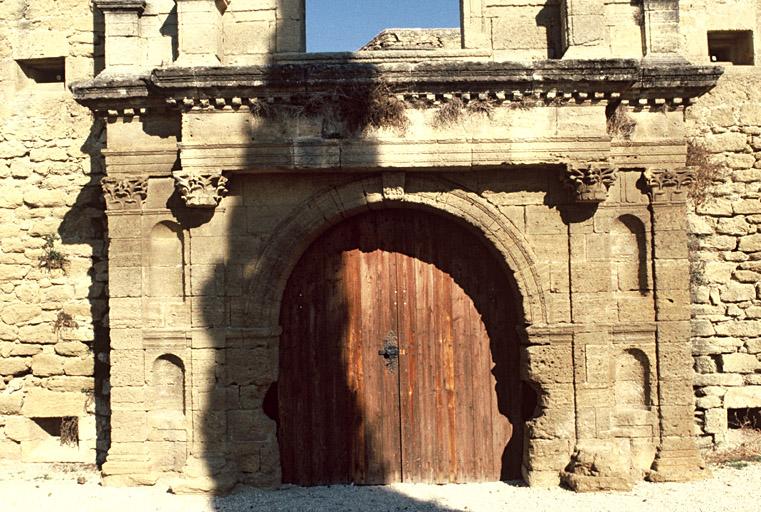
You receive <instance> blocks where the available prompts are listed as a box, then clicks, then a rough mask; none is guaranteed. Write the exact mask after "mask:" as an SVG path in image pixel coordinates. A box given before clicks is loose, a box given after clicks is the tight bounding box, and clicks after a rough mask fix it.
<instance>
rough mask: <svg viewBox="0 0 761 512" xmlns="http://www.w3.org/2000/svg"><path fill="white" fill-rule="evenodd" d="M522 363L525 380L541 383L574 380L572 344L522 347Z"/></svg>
mask: <svg viewBox="0 0 761 512" xmlns="http://www.w3.org/2000/svg"><path fill="white" fill-rule="evenodd" d="M521 351H522V354H521V361H524V362H525V363H524V364H522V365H521V370H522V373H523V375H522V376H521V377H522V378H523V379H524V380H528V381H531V382H536V383H539V384H563V383H565V384H567V383H571V382H573V357H572V353H571V344H570V343H563V344H560V343H558V344H553V345H529V346H524V347H521Z"/></svg>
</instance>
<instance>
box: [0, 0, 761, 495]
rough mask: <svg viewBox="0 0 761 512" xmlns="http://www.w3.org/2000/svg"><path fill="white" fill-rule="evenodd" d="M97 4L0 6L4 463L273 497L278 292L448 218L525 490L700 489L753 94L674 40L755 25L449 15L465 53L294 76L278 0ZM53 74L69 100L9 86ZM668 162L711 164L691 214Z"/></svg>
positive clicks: (737, 382) (573, 2)
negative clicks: (522, 395) (318, 254)
mask: <svg viewBox="0 0 761 512" xmlns="http://www.w3.org/2000/svg"><path fill="white" fill-rule="evenodd" d="M69 4H70V5H69ZM94 4H95V5H94V6H93V7H92V10H90V8H89V6H88V5H86V3H83V2H60V1H59V2H56V3H55V8H53V7H52V3H48V2H43V1H39V2H24V1H21V0H11V1H7V0H6V1H5V2H3V5H2V6H1V7H0V13H1V14H3V17H2V18H1V19H3V20H4V21H2V22H0V42H3V40H7V41H8V44H5V45H0V47H2V48H5V49H6V50H5V51H6V53H5V54H3V53H0V59H2V61H1V62H2V66H3V67H2V68H0V70H2V74H1V75H0V87H2V90H3V91H4V93H5V92H7V94H8V97H13V98H14V101H13V102H5V103H4V104H3V105H2V106H0V120H2V130H1V131H0V175H1V176H2V178H1V179H2V181H1V182H0V183H2V184H1V185H0V186H2V187H3V189H4V190H3V191H4V193H3V194H2V199H0V209H1V210H0V214H2V215H4V217H3V220H4V222H3V228H2V229H3V230H4V234H5V236H4V237H3V242H2V244H0V249H2V253H0V257H2V258H3V259H4V260H3V261H2V263H1V264H0V274H2V275H0V290H2V292H3V293H4V294H5V298H4V299H3V306H2V310H0V320H1V321H2V322H1V323H0V339H2V340H3V341H2V342H0V375H2V376H3V380H2V381H1V382H0V456H2V457H3V458H8V459H12V460H15V459H20V460H27V461H38V460H40V461H41V460H44V461H56V460H78V461H95V460H96V455H95V448H96V439H97V441H98V442H99V443H100V444H98V445H97V447H98V448H100V450H101V452H100V453H101V455H103V456H104V455H105V454H106V449H108V452H107V460H106V462H105V464H104V465H103V473H104V476H105V481H106V482H107V483H110V484H151V483H155V482H157V481H159V480H161V481H168V482H170V483H171V485H172V487H173V489H174V490H176V491H183V490H204V491H210V490H224V489H227V488H229V487H230V486H232V485H234V484H235V483H236V482H245V483H252V484H255V485H263V486H264V485H277V484H279V483H280V469H281V465H280V457H279V451H278V450H279V447H278V440H277V435H276V430H277V424H276V422H275V421H273V419H272V415H271V414H269V413H268V412H267V411H266V410H265V409H266V406H265V403H266V401H267V394H268V391H269V390H270V389H272V385H273V384H274V383H276V382H277V381H278V378H279V376H278V357H279V356H278V354H279V347H278V344H279V336H280V332H281V328H282V327H281V325H280V320H279V315H280V307H281V296H282V294H283V290H284V288H285V284H286V281H287V280H288V277H289V275H290V273H291V271H292V270H293V268H294V266H295V265H296V264H297V262H298V260H299V258H300V255H301V254H302V253H303V252H304V251H305V250H306V248H307V247H308V246H309V244H310V243H311V242H313V241H314V240H316V239H317V238H318V237H319V236H320V234H321V233H322V232H324V231H325V230H326V229H327V228H328V227H330V226H331V225H334V224H336V223H338V222H340V221H341V219H343V218H346V217H349V216H352V215H355V214H357V213H360V212H363V211H366V210H368V209H377V208H410V209H413V210H414V209H424V210H428V211H431V212H436V213H438V214H439V215H441V216H443V217H446V218H448V219H451V220H452V222H459V223H464V224H465V225H468V226H470V227H471V229H472V230H474V231H475V232H476V233H477V234H478V235H479V236H480V237H481V238H482V239H483V240H484V241H486V242H487V243H488V244H489V246H490V247H492V249H493V251H494V253H495V255H496V256H495V257H497V258H498V259H499V261H501V262H502V263H503V265H504V267H505V268H507V269H508V270H509V271H510V272H511V274H512V275H513V278H514V281H515V284H516V291H515V295H514V296H513V297H505V298H504V300H510V301H514V302H515V304H516V305H517V307H518V309H519V310H520V311H521V313H522V319H521V320H522V321H521V325H520V326H518V327H519V331H520V334H521V338H522V345H521V356H520V364H519V366H520V368H521V377H522V379H523V381H524V382H525V383H526V385H527V386H529V387H530V388H531V389H533V390H534V391H535V393H536V395H537V407H536V409H535V410H534V411H529V412H528V413H527V415H526V417H525V418H523V420H524V421H525V424H526V429H525V430H526V434H525V438H524V440H523V442H524V446H525V450H524V455H523V460H522V465H523V474H524V478H525V479H526V480H527V482H528V483H529V484H531V485H545V486H546V485H557V484H558V483H560V482H561V480H562V481H563V482H565V483H566V484H567V485H569V486H571V487H572V488H574V489H577V490H595V489H622V488H628V487H630V486H631V485H632V483H633V482H634V481H636V480H637V479H641V478H642V477H644V476H647V477H648V478H650V479H652V480H656V481H666V480H685V479H689V478H699V477H700V476H701V475H704V474H705V471H703V470H702V468H703V464H702V461H701V459H700V455H699V453H698V450H697V448H696V446H697V445H696V439H697V438H696V437H695V427H696V423H695V408H696V406H697V420H698V422H697V425H698V426H699V427H700V432H699V433H701V434H702V437H700V440H701V443H702V446H704V447H708V446H709V445H711V444H712V443H717V444H718V443H721V442H722V440H723V439H724V437H723V436H724V435H725V432H726V425H727V423H726V418H727V409H736V408H754V407H759V405H755V404H757V402H756V400H759V399H761V398H760V397H759V396H758V395H759V393H758V392H757V389H756V388H757V387H758V388H761V382H759V381H757V379H756V380H754V379H755V377H756V376H757V375H758V373H756V372H757V370H758V369H759V366H760V363H759V359H758V353H759V351H761V349H759V347H758V346H757V345H758V337H759V333H760V332H761V325H759V324H760V323H761V320H758V319H757V318H759V317H761V314H758V315H757V314H755V313H757V312H755V313H754V311H755V309H759V308H761V305H760V304H761V303H760V302H759V300H758V299H759V295H758V294H759V293H761V290H759V289H758V279H757V276H758V275H759V274H758V273H757V272H756V271H757V270H758V269H757V268H756V267H754V266H753V265H754V262H755V259H756V256H757V255H758V254H760V253H761V252H760V251H761V248H759V247H757V246H758V245H759V242H758V240H757V239H756V237H758V236H761V235H759V234H757V233H756V226H757V225H758V222H757V221H758V219H757V218H756V217H758V216H759V215H761V202H759V181H760V180H759V178H761V177H760V176H758V175H757V171H758V170H757V169H756V168H755V166H756V163H755V156H754V155H755V152H756V138H757V137H761V128H759V127H760V126H761V121H759V120H757V119H755V117H758V116H756V113H755V111H756V110H757V108H756V107H757V103H758V100H759V98H756V97H754V94H755V93H754V92H753V88H752V87H750V86H749V84H750V83H751V82H752V80H753V78H754V75H753V71H752V68H748V69H751V71H748V72H743V71H741V70H739V69H738V70H732V71H731V72H729V73H727V75H726V76H725V77H724V78H722V79H721V80H720V81H719V86H718V87H717V88H716V89H713V91H711V89H712V87H713V86H714V85H715V84H716V82H717V80H718V79H719V76H720V74H721V69H720V68H718V67H714V66H710V65H709V62H710V59H709V57H708V55H709V53H710V52H711V51H714V50H716V48H710V49H709V48H708V47H707V46H706V47H704V46H703V45H702V43H701V44H699V45H698V44H694V43H695V42H696V41H698V40H699V41H705V37H706V31H716V32H722V31H724V32H726V31H731V30H735V31H737V30H745V28H746V27H745V26H742V27H741V26H738V25H732V22H733V20H734V22H737V23H740V22H742V23H750V24H751V25H750V30H755V29H756V25H755V21H754V20H755V19H756V18H755V12H756V9H755V7H756V2H750V1H740V0H737V1H732V2H727V3H726V5H724V4H722V7H721V8H719V9H718V10H719V11H721V13H725V14H721V13H719V15H717V16H712V17H710V19H708V18H706V17H705V16H703V15H701V13H703V12H705V11H704V9H705V6H704V2H679V3H677V2H673V1H656V0H643V2H641V3H632V2H630V1H629V0H626V1H604V2H602V1H601V2H592V1H589V0H557V1H553V0H548V1H547V2H538V4H541V5H539V6H537V5H536V4H537V3H525V2H512V1H507V0H504V1H498V0H494V1H490V2H482V1H479V0H463V1H462V12H463V25H462V30H461V33H460V37H459V38H458V37H456V34H455V35H454V36H453V34H452V31H430V32H429V31H414V30H397V31H394V30H389V31H385V32H383V33H382V34H380V35H379V36H378V37H376V38H375V39H373V41H371V42H370V43H368V45H366V46H365V47H364V49H363V50H364V51H361V52H357V53H355V54H336V55H310V54H304V53H302V52H303V51H304V49H305V42H304V33H305V32H304V2H303V1H301V0H277V1H276V0H267V1H262V2H240V1H238V0H235V1H229V0H226V1H221V2H220V1H214V0H177V1H176V2H175V1H168V0H96V1H95V2H94ZM41 5H42V6H45V7H43V8H40V7H39V6H41ZM739 8H741V9H743V12H746V11H747V16H743V17H738V16H734V15H732V14H728V13H734V12H736V9H739ZM701 9H702V11H701ZM751 15H752V16H751ZM740 18H742V19H741V21H737V20H738V19H740ZM72 20H76V23H72ZM680 20H681V21H680ZM712 23H713V24H714V25H711V24H712ZM80 25H81V26H80ZM719 35H721V34H719ZM754 37H757V34H756V35H755V36H754ZM458 39H459V42H458ZM719 42H720V43H721V44H725V43H726V38H725V39H721V38H719ZM722 48H724V47H722ZM2 51H3V50H2V49H0V52H2ZM717 51H718V50H717ZM722 55H723V54H722ZM60 57H65V58H66V60H65V74H66V77H65V83H66V85H71V84H72V83H73V82H74V81H76V83H73V85H71V90H72V92H73V96H74V98H75V99H76V100H77V102H78V103H79V104H77V103H75V102H74V100H73V99H72V95H71V94H70V93H68V92H67V91H66V89H65V88H64V84H60V83H36V81H35V79H34V73H35V71H34V69H37V68H34V66H38V67H39V66H40V65H43V68H44V66H50V65H51V62H54V60H55V59H58V58H60ZM683 57H687V58H688V59H689V62H692V64H691V63H688V60H685V59H684V58H683ZM741 57H744V54H743V55H741ZM43 58H44V59H47V60H46V61H45V62H42V63H40V62H37V63H35V62H34V61H33V59H43ZM738 58H739V57H738ZM51 59H52V60H51ZM23 66H27V68H28V69H32V71H30V72H29V73H26V74H22V73H21V71H20V70H22V71H23V70H24V69H25V68H24V67H23ZM29 66H32V67H31V68H29ZM46 69H48V68H44V69H43V71H44V70H46ZM98 73H99V74H98ZM96 74H97V77H95V75H96ZM93 77H95V78H93ZM54 86H55V87H57V89H56V88H55V87H54ZM709 91H711V92H709ZM706 93H707V94H706ZM85 107H86V108H85ZM88 109H89V110H90V111H91V112H92V114H90V113H88ZM688 141H689V142H691V143H692V144H693V146H691V147H694V146H695V145H701V144H702V145H703V146H705V148H706V150H707V152H708V153H709V154H715V155H723V156H722V157H721V158H722V159H723V160H724V161H726V164H727V167H728V168H729V169H730V170H727V171H726V173H725V174H724V175H723V181H722V182H721V183H720V184H719V183H718V182H717V183H716V184H715V186H713V187H712V188H710V193H709V196H710V197H709V198H708V199H706V200H705V201H704V202H703V203H702V204H700V205H699V206H697V207H695V210H694V212H693V211H690V213H689V215H688V207H689V208H693V203H694V202H693V201H691V200H690V199H689V196H690V194H691V191H692V190H694V188H695V183H703V184H705V183H706V181H705V179H704V177H701V176H702V175H699V171H700V169H695V168H694V165H695V162H694V161H693V160H694V158H693V160H691V154H690V150H688V147H689V146H688V144H687V143H688ZM760 147H761V146H760ZM693 151H694V150H693ZM692 156H694V155H692ZM102 158H104V159H105V167H103V166H102V164H101V159H102ZM688 164H690V165H693V167H688ZM3 169H5V171H4V172H3ZM696 171H697V172H698V176H696ZM710 178H711V177H709V179H708V183H709V185H710V182H711V179H710ZM701 180H702V181H701ZM101 192H102V197H103V198H102V199H101V196H100V194H101ZM104 212H105V213H104ZM104 217H107V232H106V231H104V229H103V220H104ZM688 228H689V229H688ZM105 233H107V235H105ZM48 234H53V235H55V236H56V237H54V238H52V239H50V241H46V239H45V235H48ZM106 238H107V239H106ZM690 243H692V245H689V244H690ZM46 244H47V245H46ZM51 244H52V245H51ZM688 247H691V248H692V252H691V253H689V252H688ZM58 266H62V267H63V268H56V267H58ZM3 269H4V270H3ZM691 283H692V286H691ZM106 286H107V291H106V288H105V287H106ZM106 293H107V296H108V299H107V303H106ZM106 304H107V306H108V310H106ZM691 304H692V306H691ZM106 311H108V313H107V314H106ZM106 318H107V321H106ZM691 318H692V322H691V321H690V320H691ZM691 330H692V339H691V338H690V332H691ZM691 352H692V355H694V356H695V358H694V359H693V358H692V357H691ZM693 362H694V368H695V372H696V373H695V374H694V375H693ZM693 377H694V384H695V389H696V390H697V398H696V397H695V394H694V392H693V386H692V384H693ZM106 398H107V399H106ZM696 400H697V401H696ZM71 417H76V418H78V420H77V421H78V425H79V433H78V439H77V440H78V447H76V448H73V447H70V446H68V445H65V446H64V445H61V443H60V442H59V441H60V440H61V438H62V437H63V434H62V433H60V432H56V431H55V425H54V426H53V427H51V421H50V420H49V419H50V418H53V419H54V420H53V423H55V421H60V423H59V424H58V425H59V427H60V428H61V429H62V428H63V422H64V420H65V421H67V422H68V421H70V420H69V418H71ZM56 418H57V419H58V420H56ZM96 420H97V421H99V422H100V423H98V425H97V426H98V428H97V429H96ZM51 432H52V434H51ZM96 432H97V435H96ZM56 433H58V436H56V435H55V434H56ZM56 437H58V439H56ZM101 461H102V458H101Z"/></svg>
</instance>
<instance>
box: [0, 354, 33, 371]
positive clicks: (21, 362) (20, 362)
mask: <svg viewBox="0 0 761 512" xmlns="http://www.w3.org/2000/svg"><path fill="white" fill-rule="evenodd" d="M30 366H31V360H30V359H29V358H26V357H8V358H5V359H0V375H19V374H23V373H27V371H28V370H29V368H30Z"/></svg>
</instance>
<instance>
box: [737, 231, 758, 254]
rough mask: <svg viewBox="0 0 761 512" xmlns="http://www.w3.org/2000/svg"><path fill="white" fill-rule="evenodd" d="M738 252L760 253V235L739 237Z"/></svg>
mask: <svg viewBox="0 0 761 512" xmlns="http://www.w3.org/2000/svg"><path fill="white" fill-rule="evenodd" d="M737 248H738V250H740V251H742V252H748V253H752V252H760V251H761V234H756V235H747V236H743V237H740V243H739V245H738V247H737Z"/></svg>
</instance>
